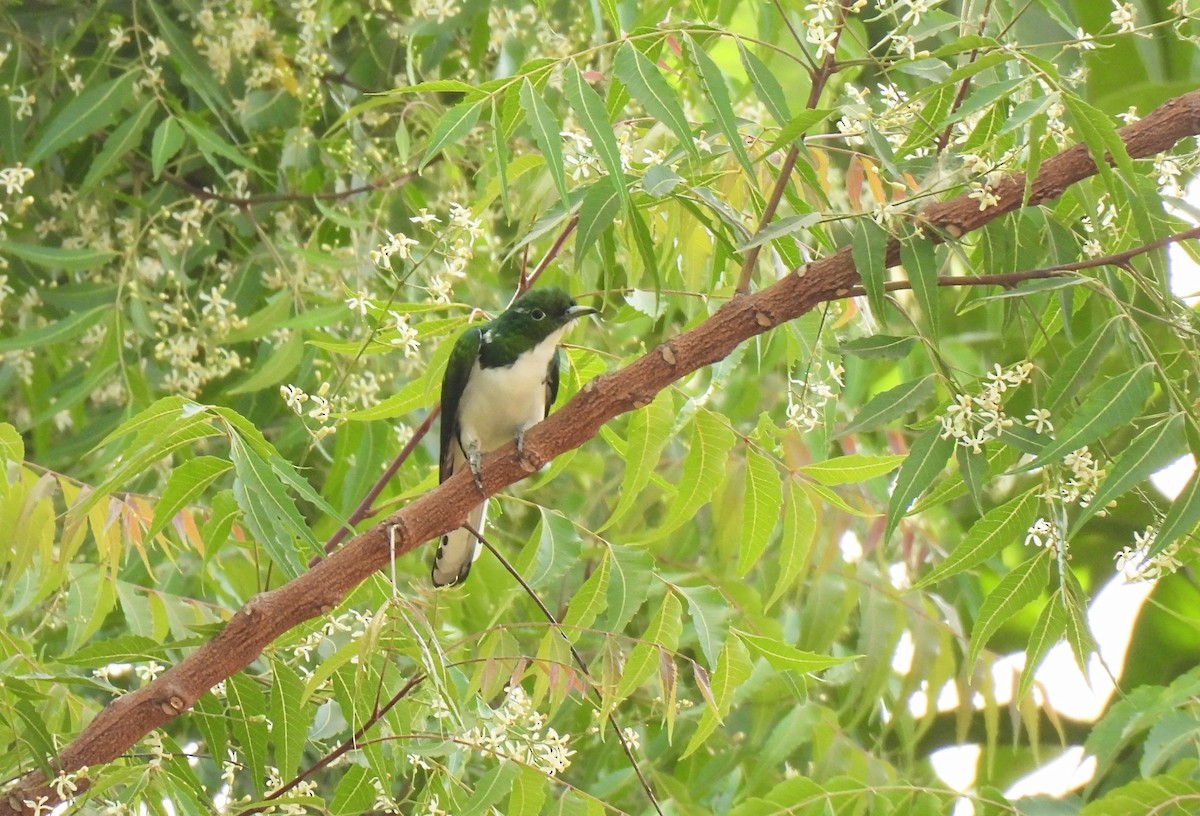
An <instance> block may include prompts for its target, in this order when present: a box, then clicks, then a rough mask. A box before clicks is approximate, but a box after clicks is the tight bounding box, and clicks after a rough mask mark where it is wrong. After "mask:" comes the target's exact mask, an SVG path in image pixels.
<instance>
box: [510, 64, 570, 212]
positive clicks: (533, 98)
mask: <svg viewBox="0 0 1200 816" xmlns="http://www.w3.org/2000/svg"><path fill="white" fill-rule="evenodd" d="M519 98H520V102H521V110H523V111H525V121H527V122H529V128H530V130H532V131H533V139H534V141H535V142H537V145H538V147H539V148H541V151H542V153H543V154H545V156H546V167H547V169H549V170H550V177H551V178H552V179H553V180H554V187H555V189H557V190H558V195H559V198H561V199H562V203H563V206H564V207H566V208H567V209H568V210H569V209H571V197H570V195H569V194H568V193H567V175H566V172H565V170H564V169H563V158H562V136H561V135H560V134H561V133H562V129H563V128H562V123H561V122H559V121H558V117H557V116H556V115H555V113H554V111H552V110H551V109H550V106H549V105H547V104H546V103H545V102H544V101H542V97H541V95H539V94H538V92H537V89H536V88H534V87H533V83H532V82H530V81H529V79H528V78H526V79H523V80H522V81H521V90H520V94H519Z"/></svg>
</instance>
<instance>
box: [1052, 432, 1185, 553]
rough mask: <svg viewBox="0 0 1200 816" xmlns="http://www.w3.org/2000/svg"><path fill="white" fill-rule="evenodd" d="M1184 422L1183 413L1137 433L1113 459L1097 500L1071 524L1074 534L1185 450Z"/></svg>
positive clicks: (1083, 509) (1091, 502)
mask: <svg viewBox="0 0 1200 816" xmlns="http://www.w3.org/2000/svg"><path fill="white" fill-rule="evenodd" d="M1183 422H1184V420H1183V414H1174V415H1172V416H1171V417H1170V418H1168V419H1166V420H1164V421H1162V422H1159V423H1156V424H1154V425H1151V426H1150V427H1149V428H1147V429H1146V430H1144V431H1142V432H1141V433H1140V434H1138V437H1137V438H1136V439H1134V440H1133V442H1131V443H1130V444H1129V447H1127V448H1126V449H1125V450H1124V451H1122V453H1121V454H1120V455H1119V456H1118V457H1117V458H1116V459H1115V460H1113V463H1112V466H1111V467H1108V468H1106V470H1107V471H1108V476H1106V477H1105V478H1104V481H1102V482H1101V483H1100V487H1099V488H1097V490H1096V495H1095V497H1094V498H1092V499H1091V500H1090V501H1089V502H1088V505H1087V507H1084V508H1082V509H1081V510H1080V512H1079V515H1078V516H1076V518H1075V520H1074V521H1073V522H1072V524H1071V531H1072V533H1073V532H1075V531H1077V530H1079V528H1080V527H1082V526H1083V523H1084V522H1085V521H1087V520H1088V519H1089V518H1091V517H1092V516H1093V515H1095V514H1096V513H1097V512H1098V511H1100V510H1102V509H1103V508H1104V507H1105V506H1107V505H1108V503H1109V502H1110V501H1112V500H1113V499H1116V498H1118V497H1119V496H1121V495H1123V494H1124V493H1125V492H1126V491H1127V490H1129V489H1130V488H1131V487H1133V486H1134V485H1136V484H1138V483H1139V482H1142V481H1145V480H1146V479H1148V478H1150V474H1152V473H1154V472H1155V471H1157V470H1160V469H1162V468H1163V467H1165V466H1166V465H1167V464H1169V463H1170V462H1171V461H1173V460H1174V459H1175V458H1176V457H1177V456H1178V455H1179V451H1181V450H1183V448H1184V435H1183Z"/></svg>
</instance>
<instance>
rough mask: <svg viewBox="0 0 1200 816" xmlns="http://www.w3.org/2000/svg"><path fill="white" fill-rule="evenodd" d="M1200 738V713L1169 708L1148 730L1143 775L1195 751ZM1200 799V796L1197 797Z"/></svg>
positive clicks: (1139, 764)
mask: <svg viewBox="0 0 1200 816" xmlns="http://www.w3.org/2000/svg"><path fill="white" fill-rule="evenodd" d="M1198 739H1200V713H1197V712H1196V711H1192V710H1186V709H1185V710H1176V711H1169V712H1166V713H1165V714H1164V715H1163V716H1161V717H1159V718H1158V719H1157V720H1156V721H1155V723H1154V725H1152V726H1150V731H1149V732H1148V733H1147V734H1146V742H1145V743H1144V745H1143V747H1142V758H1141V762H1139V763H1138V770H1139V771H1140V772H1141V774H1142V776H1154V774H1156V773H1158V772H1159V771H1161V770H1163V769H1164V768H1166V767H1168V766H1170V765H1174V764H1175V763H1176V762H1178V761H1179V760H1181V759H1187V758H1190V757H1191V756H1193V755H1194V754H1195V747H1196V743H1197V740H1198ZM1196 801H1197V802H1200V796H1197V797H1196Z"/></svg>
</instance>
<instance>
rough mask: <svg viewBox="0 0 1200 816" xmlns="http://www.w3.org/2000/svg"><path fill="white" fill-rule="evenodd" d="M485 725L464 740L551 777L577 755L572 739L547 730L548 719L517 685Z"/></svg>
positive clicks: (463, 740)
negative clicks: (570, 743) (573, 748)
mask: <svg viewBox="0 0 1200 816" xmlns="http://www.w3.org/2000/svg"><path fill="white" fill-rule="evenodd" d="M488 719H489V720H490V721H489V722H488V723H487V724H486V725H483V726H476V727H474V728H471V729H468V730H467V731H466V732H465V733H464V734H463V735H462V736H461V738H460V739H461V741H462V742H464V743H466V744H468V745H472V746H474V747H475V748H478V749H479V750H480V751H483V752H485V753H488V754H492V755H495V756H499V757H502V758H507V759H511V760H514V761H516V762H523V763H525V764H526V765H530V766H532V767H534V768H537V769H538V770H540V771H542V772H543V773H546V774H548V775H550V776H554V775H555V774H558V773H561V772H563V771H565V770H566V769H567V768H568V767H570V765H571V757H572V756H573V755H574V753H575V752H574V751H572V750H571V749H570V747H569V741H570V737H569V735H567V734H559V733H558V732H557V731H555V730H554V729H553V728H546V717H545V715H544V714H541V713H539V712H537V711H534V709H533V701H532V700H530V699H529V695H528V694H526V693H525V690H524V689H523V688H521V687H520V686H518V685H511V686H509V687H508V689H507V690H506V693H505V697H504V702H503V703H501V705H500V707H499V708H497V709H493V710H492V712H491V716H490V717H488Z"/></svg>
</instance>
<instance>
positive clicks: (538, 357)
mask: <svg viewBox="0 0 1200 816" xmlns="http://www.w3.org/2000/svg"><path fill="white" fill-rule="evenodd" d="M562 334H563V329H560V330H559V331H556V332H555V333H554V334H552V335H551V336H549V337H547V338H546V339H545V340H543V341H542V342H541V343H539V344H538V345H537V346H536V347H535V348H533V349H532V350H530V351H527V352H525V353H524V354H522V355H521V356H520V357H518V358H517V361H516V362H515V363H513V364H512V365H511V366H509V367H507V368H481V367H480V365H479V363H478V361H477V362H476V363H475V366H474V368H472V369H471V376H470V377H469V378H468V379H467V387H466V388H465V389H463V394H462V397H461V399H460V401H459V404H458V427H459V433H460V435H461V438H462V441H463V444H464V445H466V446H467V447H471V446H472V445H471V443H472V442H477V443H478V445H479V449H480V450H481V451H490V450H494V449H495V448H499V447H501V446H503V445H505V444H507V443H509V442H511V441H513V439H514V437H516V435H517V432H518V431H523V430H525V429H527V428H529V427H531V426H532V425H534V424H536V423H538V422H540V421H541V420H542V418H543V417H544V416H545V414H546V385H545V383H546V372H547V370H548V369H549V368H550V360H551V359H552V358H553V356H554V353H555V349H556V348H557V346H558V341H559V339H560V338H561V337H562Z"/></svg>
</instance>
